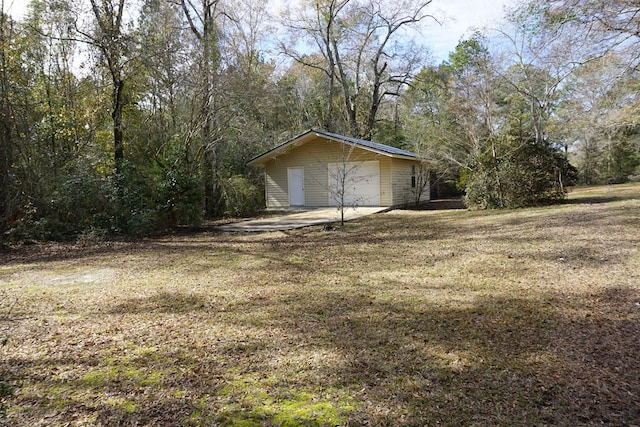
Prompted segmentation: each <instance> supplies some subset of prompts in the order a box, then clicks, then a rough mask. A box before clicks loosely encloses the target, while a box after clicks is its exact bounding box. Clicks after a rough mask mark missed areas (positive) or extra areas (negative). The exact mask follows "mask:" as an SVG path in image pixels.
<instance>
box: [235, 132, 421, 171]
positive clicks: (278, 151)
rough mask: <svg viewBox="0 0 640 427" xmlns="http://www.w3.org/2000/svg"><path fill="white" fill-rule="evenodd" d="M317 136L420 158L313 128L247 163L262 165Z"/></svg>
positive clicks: (389, 153)
mask: <svg viewBox="0 0 640 427" xmlns="http://www.w3.org/2000/svg"><path fill="white" fill-rule="evenodd" d="M315 137H322V138H325V139H330V140H332V141H337V142H342V143H347V144H351V145H355V146H356V147H359V148H362V149H363V150H367V151H372V152H374V153H377V154H381V155H383V156H388V157H394V158H400V159H409V160H414V159H418V156H417V155H416V154H414V153H412V152H411V151H407V150H402V149H400V148H396V147H391V146H389V145H385V144H380V143H377V142H372V141H367V140H364V139H358V138H352V137H349V136H344V135H339V134H337V133H331V132H325V131H322V130H314V129H311V130H309V131H307V132H305V133H303V134H301V135H298V136H296V137H295V138H293V139H290V140H289V141H287V142H285V143H283V144H280V145H278V146H277V147H275V148H272V149H271V150H268V151H266V152H264V153H262V154H260V155H259V156H256V157H254V158H253V159H251V160H249V161H248V162H247V164H248V165H249V166H259V165H262V164H264V163H266V162H267V161H269V160H270V159H273V158H276V157H277V156H279V155H282V154H285V153H287V152H289V151H290V150H291V149H293V148H294V147H299V146H301V145H303V144H305V143H307V142H309V141H311V140H313V139H314V138H315Z"/></svg>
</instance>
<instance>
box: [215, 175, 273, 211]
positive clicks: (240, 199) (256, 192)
mask: <svg viewBox="0 0 640 427" xmlns="http://www.w3.org/2000/svg"><path fill="white" fill-rule="evenodd" d="M222 194H223V199H224V204H225V212H224V213H225V215H226V216H233V217H242V216H248V215H251V214H253V213H255V212H256V211H258V210H259V209H262V208H263V207H264V197H263V193H262V191H261V189H260V188H259V187H258V186H256V185H254V184H253V183H251V182H250V181H249V180H248V179H247V178H245V177H244V176H242V175H233V176H231V177H229V178H228V179H226V180H224V181H223V185H222Z"/></svg>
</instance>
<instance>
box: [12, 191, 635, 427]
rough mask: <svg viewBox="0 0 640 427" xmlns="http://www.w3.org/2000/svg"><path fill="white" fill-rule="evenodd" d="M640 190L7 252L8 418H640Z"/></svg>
mask: <svg viewBox="0 0 640 427" xmlns="http://www.w3.org/2000/svg"><path fill="white" fill-rule="evenodd" d="M639 247H640V185H623V186H611V187H603V188H590V189H581V190H575V191H574V192H572V193H571V195H570V200H569V203H566V204H563V205H560V206H552V207H544V208H536V209H524V210H514V211H501V212H495V211H466V210H442V211H393V212H390V213H386V214H379V215H376V216H373V217H369V218H366V219H363V220H360V221H358V222H354V223H350V224H349V225H348V226H347V228H346V230H345V231H322V229H321V228H320V227H316V228H308V229H302V230H298V231H294V232H287V233H281V232H274V233H264V234H251V235H249V234H223V233H216V232H208V233H200V234H190V235H175V236H170V237H165V238H159V239H149V240H143V241H138V242H133V243H108V244H107V243H104V244H101V245H96V246H91V247H79V246H71V245H60V244H47V245H35V246H25V247H20V248H17V249H15V250H12V251H10V252H3V253H0V298H1V304H2V307H1V310H2V312H1V313H0V318H1V319H0V320H1V321H0V327H2V332H3V333H8V334H9V338H10V339H9V342H8V344H7V345H6V346H5V347H3V348H2V349H0V352H1V353H0V354H1V358H2V359H1V360H0V375H1V379H2V381H4V382H9V383H11V384H12V385H13V386H14V388H15V391H14V395H13V397H10V398H8V399H7V400H6V401H5V405H6V407H7V415H6V418H5V419H4V420H3V421H0V425H1V424H3V423H5V424H7V425H12V426H216V425H230V426H261V425H273V426H296V425H303V426H335V425H350V426H361V425H375V426H382V425H394V426H395V425H413V426H424V425H427V426H429V425H451V426H460V425H467V426H468V425H477V426H497V425H500V426H533V425H538V426H543V425H553V426H557V425H563V426H576V425H611V426H622V425H627V426H632V425H640V253H639Z"/></svg>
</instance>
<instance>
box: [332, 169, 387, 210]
mask: <svg viewBox="0 0 640 427" xmlns="http://www.w3.org/2000/svg"><path fill="white" fill-rule="evenodd" d="M343 195H344V205H345V206H380V165H379V164H378V162H377V161H371V162H348V163H329V206H340V204H341V203H340V201H341V200H342V199H343V198H342V196H343Z"/></svg>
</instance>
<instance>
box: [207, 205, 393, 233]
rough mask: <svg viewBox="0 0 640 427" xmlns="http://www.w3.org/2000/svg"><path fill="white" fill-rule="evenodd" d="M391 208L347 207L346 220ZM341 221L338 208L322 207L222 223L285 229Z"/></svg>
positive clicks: (235, 228)
mask: <svg viewBox="0 0 640 427" xmlns="http://www.w3.org/2000/svg"><path fill="white" fill-rule="evenodd" d="M386 210H389V208H388V207H357V208H351V207H349V208H345V211H344V220H345V221H351V220H353V219H356V218H361V217H363V216H367V215H373V214H375V213H378V212H382V211H386ZM339 221H340V211H339V210H338V209H337V208H320V209H313V210H311V211H307V212H300V213H294V214H290V215H282V216H274V217H272V218H263V219H253V220H249V221H242V222H236V223H233V224H225V225H221V226H219V227H218V228H219V229H220V230H223V231H254V232H255V231H284V230H293V229H294V228H303V227H309V226H311V225H319V224H328V223H331V222H339Z"/></svg>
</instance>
